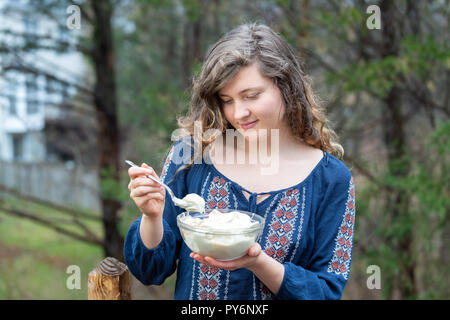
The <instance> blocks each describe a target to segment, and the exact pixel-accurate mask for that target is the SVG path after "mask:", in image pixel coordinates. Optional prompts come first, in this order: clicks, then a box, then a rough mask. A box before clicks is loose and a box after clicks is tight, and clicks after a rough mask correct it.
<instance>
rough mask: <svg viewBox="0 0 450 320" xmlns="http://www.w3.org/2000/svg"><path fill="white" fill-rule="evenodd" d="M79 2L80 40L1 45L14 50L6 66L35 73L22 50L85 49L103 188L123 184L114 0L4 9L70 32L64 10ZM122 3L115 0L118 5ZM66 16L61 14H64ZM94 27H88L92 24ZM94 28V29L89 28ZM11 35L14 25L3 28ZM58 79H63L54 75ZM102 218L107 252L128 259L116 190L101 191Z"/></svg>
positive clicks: (35, 37)
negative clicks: (82, 34) (82, 31)
mask: <svg viewBox="0 0 450 320" xmlns="http://www.w3.org/2000/svg"><path fill="white" fill-rule="evenodd" d="M72 4H75V5H77V6H79V7H80V8H81V19H82V26H83V28H85V30H86V31H85V34H86V38H82V37H80V38H79V39H76V41H72V42H68V41H66V40H64V39H61V37H54V36H48V35H42V34H39V33H36V32H34V33H33V34H26V33H23V34H14V36H15V37H18V38H20V37H22V41H19V42H16V43H21V44H22V45H20V44H19V45H18V46H17V47H5V48H2V50H1V51H2V52H6V54H7V55H8V54H9V55H13V59H12V64H11V65H7V66H4V68H3V70H6V71H7V70H9V69H15V70H18V71H22V72H33V73H37V74H39V72H40V70H38V69H36V68H29V67H28V68H27V67H24V65H23V64H20V63H18V60H20V53H21V52H32V51H33V50H36V49H46V50H54V51H56V52H67V51H70V50H77V51H79V52H80V53H82V54H84V55H85V56H86V58H87V59H88V60H89V61H90V62H91V65H92V68H93V70H94V73H95V84H94V87H93V89H90V88H82V87H83V85H81V84H78V87H81V88H82V90H83V91H84V92H86V93H87V94H89V95H90V98H91V99H92V100H93V106H94V109H95V116H96V120H97V157H96V158H97V161H98V163H97V168H98V173H99V179H100V184H101V188H102V191H105V190H107V191H111V188H106V189H105V182H106V183H107V184H108V183H109V185H110V182H111V181H115V182H116V184H117V185H119V145H120V139H119V138H120V135H119V125H118V112H117V93H116V73H115V63H116V62H115V49H114V43H113V29H112V24H111V21H112V17H113V5H112V3H111V1H109V0H99V1H82V2H77V3H72V2H71V1H66V2H64V3H61V2H60V1H53V0H39V1H33V2H29V3H28V4H27V5H25V6H12V7H6V8H4V10H5V11H9V12H11V11H12V10H19V11H21V12H22V14H23V13H24V12H26V13H27V14H28V15H38V16H40V17H44V18H47V19H50V20H51V21H53V22H54V23H56V25H57V26H58V29H59V32H60V33H61V34H64V33H67V32H68V31H69V29H68V27H67V26H66V25H65V24H64V23H61V21H66V18H67V14H66V13H65V9H66V8H67V7H69V5H72ZM117 4H118V3H116V5H117ZM62 17H63V18H64V19H61V18H62ZM88 26H89V27H88ZM88 30H89V31H88ZM2 31H3V32H5V33H7V34H12V33H13V32H11V30H9V29H6V30H2ZM52 77H53V79H54V80H55V81H58V82H63V80H61V79H57V78H55V76H54V75H53V76H52ZM100 197H101V199H100V200H101V205H102V221H103V226H104V231H105V233H104V234H105V236H104V241H103V248H104V251H105V255H106V256H113V257H116V258H118V259H121V260H123V237H122V235H121V234H120V233H119V230H118V227H117V223H118V210H119V209H120V207H121V203H120V201H119V200H118V199H117V197H116V195H115V194H114V193H111V192H101V196H100Z"/></svg>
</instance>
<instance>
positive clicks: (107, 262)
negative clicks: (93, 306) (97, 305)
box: [88, 257, 131, 300]
mask: <svg viewBox="0 0 450 320" xmlns="http://www.w3.org/2000/svg"><path fill="white" fill-rule="evenodd" d="M130 299H131V295H130V272H129V271H128V268H127V266H126V265H125V264H124V263H122V262H120V261H119V260H117V259H116V258H112V257H108V258H105V259H104V260H103V261H102V262H100V264H99V265H98V266H97V267H95V269H94V270H92V271H91V272H90V273H89V275H88V300H130Z"/></svg>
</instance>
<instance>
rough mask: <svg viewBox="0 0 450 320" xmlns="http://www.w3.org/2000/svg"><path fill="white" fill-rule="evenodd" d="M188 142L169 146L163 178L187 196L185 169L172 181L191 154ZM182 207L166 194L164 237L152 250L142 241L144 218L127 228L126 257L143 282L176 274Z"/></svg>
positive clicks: (177, 194)
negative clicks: (179, 222) (177, 220)
mask: <svg viewBox="0 0 450 320" xmlns="http://www.w3.org/2000/svg"><path fill="white" fill-rule="evenodd" d="M187 148H190V147H188V145H187V144H185V143H184V142H183V140H180V141H178V142H176V143H175V144H174V145H173V146H172V148H171V149H170V151H169V153H168V155H167V158H166V160H165V162H164V166H163V170H162V172H161V175H160V178H161V180H162V181H163V182H164V183H165V184H167V185H168V186H169V187H170V188H171V189H172V191H173V192H174V194H175V195H176V196H177V197H179V198H183V197H184V196H185V195H186V190H187V188H186V170H184V169H181V170H180V171H179V172H178V173H177V175H176V178H175V179H173V180H172V178H173V177H174V175H175V172H176V171H177V170H178V169H180V167H182V166H183V165H184V164H187V163H188V161H189V158H187V156H189V155H190V153H189V152H187V150H189V149H187ZM181 210H182V209H181V208H179V207H177V206H175V205H174V204H173V202H172V199H171V198H170V196H169V194H168V193H166V199H165V204H164V213H163V228H164V233H163V238H162V240H161V242H160V243H159V244H158V245H157V246H156V247H155V248H153V249H149V248H147V247H146V246H145V245H144V243H143V242H142V239H141V236H140V232H139V226H140V223H141V219H142V217H140V218H138V219H137V220H136V221H135V222H134V223H133V224H132V225H131V227H130V229H129V230H128V233H127V235H126V237H125V243H124V259H125V263H126V264H127V266H128V268H129V270H130V272H131V273H132V274H133V275H134V276H135V277H136V278H137V279H138V280H139V281H141V282H142V283H143V284H145V285H151V284H156V285H160V284H162V283H163V282H164V280H165V279H166V278H167V277H169V276H170V275H172V274H173V272H174V271H175V269H176V263H177V259H178V255H179V251H180V248H181V244H182V238H181V235H180V232H179V230H178V227H177V223H176V217H177V215H178V214H180V213H181Z"/></svg>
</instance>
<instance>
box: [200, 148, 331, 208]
mask: <svg viewBox="0 0 450 320" xmlns="http://www.w3.org/2000/svg"><path fill="white" fill-rule="evenodd" d="M322 152H323V157H322V158H321V159H320V160H319V162H317V164H316V166H315V167H314V168H313V169H312V170H311V172H310V173H309V174H308V175H307V176H306V178H304V179H303V180H302V181H300V182H299V183H297V184H295V185H293V186H290V187H287V188H283V189H279V190H274V191H267V192H251V191H250V190H247V189H246V188H244V187H242V186H241V185H240V184H239V183H237V182H235V181H233V180H231V179H230V178H228V177H227V176H226V175H224V174H223V173H222V172H220V171H219V170H218V169H217V168H216V167H215V166H214V164H213V163H208V165H209V166H210V168H211V169H212V170H213V171H215V172H216V173H217V174H218V175H220V176H222V177H223V178H224V179H225V180H226V181H229V182H230V183H231V184H232V185H234V186H236V187H237V188H238V189H240V190H243V191H245V192H247V193H248V194H249V195H250V196H251V195H256V196H257V195H266V194H270V196H269V197H267V198H266V199H264V200H262V201H261V202H259V203H258V205H259V204H261V203H263V202H265V201H266V200H268V199H269V198H271V197H272V196H273V195H274V194H279V193H281V192H284V191H287V190H289V189H293V188H299V187H300V186H301V185H303V184H305V183H306V182H307V181H308V180H310V179H311V177H312V176H313V175H314V173H315V172H316V171H317V170H318V168H319V167H321V166H322V164H323V163H324V162H325V161H328V152H326V151H322ZM241 193H242V192H241ZM243 196H244V195H243ZM244 198H245V200H248V199H247V198H246V197H245V196H244Z"/></svg>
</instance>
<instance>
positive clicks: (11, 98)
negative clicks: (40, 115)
mask: <svg viewBox="0 0 450 320" xmlns="http://www.w3.org/2000/svg"><path fill="white" fill-rule="evenodd" d="M7 81H8V92H7V99H8V104H9V106H8V112H9V114H10V115H17V97H16V82H15V80H14V79H11V78H8V79H7Z"/></svg>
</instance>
